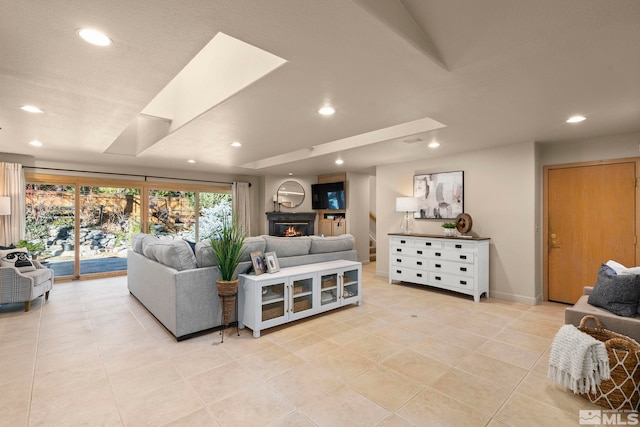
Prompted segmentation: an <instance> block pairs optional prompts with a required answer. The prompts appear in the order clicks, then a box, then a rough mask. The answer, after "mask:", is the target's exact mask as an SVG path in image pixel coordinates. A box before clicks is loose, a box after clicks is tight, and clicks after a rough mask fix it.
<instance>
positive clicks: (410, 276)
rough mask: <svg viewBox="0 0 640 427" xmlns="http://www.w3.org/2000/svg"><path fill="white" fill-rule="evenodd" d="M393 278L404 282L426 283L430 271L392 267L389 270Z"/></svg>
mask: <svg viewBox="0 0 640 427" xmlns="http://www.w3.org/2000/svg"><path fill="white" fill-rule="evenodd" d="M389 278H390V279H391V280H401V281H403V282H411V283H418V284H422V285H426V284H427V283H428V273H427V272H426V271H420V270H416V269H413V268H407V267H395V266H393V267H391V271H390V272H389Z"/></svg>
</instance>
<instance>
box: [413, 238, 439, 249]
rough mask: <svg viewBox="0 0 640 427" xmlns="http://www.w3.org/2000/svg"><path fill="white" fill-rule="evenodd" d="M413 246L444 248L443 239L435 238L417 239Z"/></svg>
mask: <svg viewBox="0 0 640 427" xmlns="http://www.w3.org/2000/svg"><path fill="white" fill-rule="evenodd" d="M413 246H415V247H416V248H420V249H442V241H440V240H435V239H434V240H429V239H415V243H414V244H413Z"/></svg>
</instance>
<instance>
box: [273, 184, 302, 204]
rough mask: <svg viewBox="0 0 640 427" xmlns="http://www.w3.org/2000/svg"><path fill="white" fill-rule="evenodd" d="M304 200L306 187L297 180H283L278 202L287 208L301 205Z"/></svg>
mask: <svg viewBox="0 0 640 427" xmlns="http://www.w3.org/2000/svg"><path fill="white" fill-rule="evenodd" d="M303 200H304V188H302V185H300V183H298V182H296V181H286V182H283V183H282V185H281V186H280V188H278V202H279V203H280V206H283V207H285V208H295V207H298V206H300V204H301V203H302V201H303Z"/></svg>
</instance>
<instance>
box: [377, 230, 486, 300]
mask: <svg viewBox="0 0 640 427" xmlns="http://www.w3.org/2000/svg"><path fill="white" fill-rule="evenodd" d="M489 240H490V239H489V238H484V237H474V238H470V239H466V238H460V237H458V238H456V237H440V236H435V235H427V234H393V233H390V234H389V283H393V281H394V280H399V281H402V282H410V283H417V284H420V285H428V286H434V287H438V288H442V289H448V290H451V291H455V292H460V293H463V294H467V295H473V299H474V301H475V302H480V296H481V295H482V294H485V296H486V297H488V296H489Z"/></svg>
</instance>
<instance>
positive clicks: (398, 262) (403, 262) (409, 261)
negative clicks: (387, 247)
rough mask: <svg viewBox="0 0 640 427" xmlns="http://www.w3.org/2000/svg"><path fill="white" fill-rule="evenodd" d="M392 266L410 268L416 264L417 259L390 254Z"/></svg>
mask: <svg viewBox="0 0 640 427" xmlns="http://www.w3.org/2000/svg"><path fill="white" fill-rule="evenodd" d="M389 256H390V257H391V258H390V259H391V265H395V266H398V267H410V266H412V265H414V264H415V260H416V259H415V258H413V257H410V256H407V255H396V254H390V255H389Z"/></svg>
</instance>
